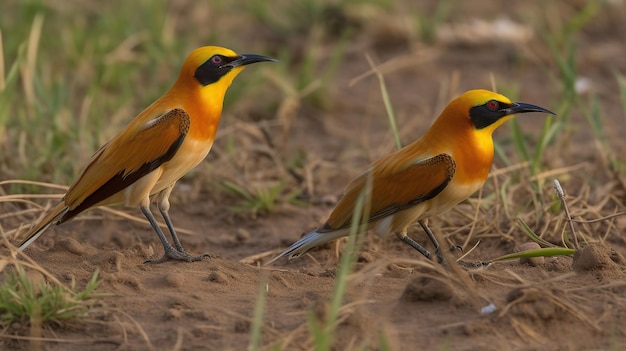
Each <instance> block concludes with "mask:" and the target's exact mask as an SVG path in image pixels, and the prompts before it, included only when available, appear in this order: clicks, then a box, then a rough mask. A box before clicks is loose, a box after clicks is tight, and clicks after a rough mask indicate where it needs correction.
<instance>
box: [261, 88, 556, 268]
mask: <svg viewBox="0 0 626 351" xmlns="http://www.w3.org/2000/svg"><path fill="white" fill-rule="evenodd" d="M529 112H540V113H546V114H552V115H554V113H553V112H551V111H549V110H547V109H545V108H543V107H539V106H535V105H531V104H528V103H523V102H512V101H511V100H510V99H509V98H507V97H505V96H503V95H501V94H498V93H495V92H492V91H489V90H483V89H476V90H469V91H466V92H465V93H463V94H462V95H460V96H459V97H457V98H455V99H454V100H452V101H451V102H450V103H449V104H448V105H447V106H446V108H445V109H444V110H443V111H442V112H441V114H440V115H439V117H438V118H437V119H436V120H435V121H434V122H433V124H432V125H431V127H430V128H429V129H428V131H426V133H425V134H424V135H423V136H422V137H421V138H419V139H417V140H416V141H414V142H413V143H411V144H409V145H407V146H405V147H404V148H402V149H399V150H397V151H395V152H393V153H391V154H389V155H387V156H385V157H383V158H381V159H379V160H377V161H375V162H373V163H372V164H371V165H370V166H369V168H367V169H366V170H365V171H363V172H362V173H360V174H359V175H358V176H357V177H356V178H354V179H353V180H352V181H351V182H350V183H349V184H348V186H347V187H346V189H345V190H344V192H343V195H342V197H341V198H340V199H339V201H338V202H337V204H336V206H335V208H334V209H333V210H332V212H331V213H330V215H329V217H328V219H327V220H326V222H325V223H324V224H322V225H321V226H319V227H317V228H316V229H315V230H313V231H311V232H309V233H308V234H306V235H304V236H303V237H302V238H300V240H298V241H296V242H295V243H294V244H292V245H291V246H290V247H289V248H287V249H286V250H285V251H283V252H282V253H281V254H279V255H278V256H276V257H275V258H273V259H272V260H270V261H269V262H268V263H267V264H268V265H269V264H271V263H272V262H275V261H276V260H278V259H280V258H282V257H288V258H289V259H293V258H296V257H299V256H301V255H302V254H304V253H306V252H307V251H309V250H310V249H312V248H314V247H317V246H319V245H322V244H325V243H327V242H331V241H333V240H335V239H338V238H341V237H345V236H348V235H349V233H350V229H351V224H352V222H353V219H354V212H355V208H356V207H357V205H356V204H357V201H358V199H359V197H360V196H361V194H362V193H363V194H364V195H363V196H364V201H363V203H364V204H368V206H369V211H368V217H367V218H366V219H363V220H362V222H363V223H365V224H367V225H365V226H363V227H364V230H361V231H360V232H358V233H359V234H361V233H362V232H365V231H367V230H370V229H372V230H373V231H374V232H375V233H377V234H378V235H387V234H390V233H394V234H396V236H397V237H398V238H399V239H400V240H401V241H403V242H404V243H406V244H408V245H409V246H411V247H412V248H414V249H415V250H417V251H418V252H419V253H421V254H422V255H424V256H425V257H427V258H429V259H431V257H432V254H431V253H430V252H429V251H428V250H426V248H424V247H423V246H422V245H420V244H419V243H417V242H416V241H415V240H413V239H412V238H411V237H409V236H408V235H407V230H408V228H409V226H410V225H412V224H413V223H415V222H416V221H417V222H418V223H419V224H420V226H421V227H422V229H423V230H424V232H425V233H426V234H427V236H428V238H429V239H430V241H431V242H432V243H433V246H434V248H435V252H436V254H437V259H438V262H439V263H443V262H444V260H443V256H442V254H441V249H440V246H439V243H438V242H437V239H436V238H435V235H434V234H433V232H432V231H431V230H430V228H429V227H428V223H427V220H428V219H429V218H430V217H433V216H436V215H438V214H440V213H442V212H445V211H446V210H449V209H450V208H452V207H454V206H455V205H457V204H458V203H460V202H461V201H463V200H465V199H467V198H468V197H469V196H471V195H472V194H473V193H474V192H476V191H477V190H479V189H480V188H481V187H482V185H483V184H484V183H485V181H486V180H487V177H488V175H489V171H490V170H491V166H492V163H493V157H494V144H493V137H492V133H493V132H494V131H495V130H496V129H497V128H498V127H499V126H501V125H502V124H503V123H504V122H506V121H508V120H510V119H511V118H513V117H514V115H515V114H520V113H529ZM363 207H365V206H363Z"/></svg>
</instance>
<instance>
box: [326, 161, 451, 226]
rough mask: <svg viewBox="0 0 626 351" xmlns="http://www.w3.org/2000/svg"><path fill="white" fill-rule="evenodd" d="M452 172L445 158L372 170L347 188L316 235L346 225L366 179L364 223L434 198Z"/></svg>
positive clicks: (448, 180)
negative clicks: (368, 188)
mask: <svg viewBox="0 0 626 351" xmlns="http://www.w3.org/2000/svg"><path fill="white" fill-rule="evenodd" d="M379 166H380V164H379ZM455 168H456V165H455V163H454V160H453V159H452V157H451V156H450V155H448V154H438V155H436V156H433V157H431V158H428V159H423V160H419V161H418V162H416V163H413V164H410V163H409V164H408V166H407V167H404V168H402V167H375V168H374V169H372V170H371V171H370V172H366V173H363V174H362V175H360V176H359V177H357V178H356V179H354V180H353V181H352V183H350V185H348V188H347V189H346V192H345V193H344V194H343V197H342V198H341V200H340V201H339V203H338V204H337V206H336V207H335V210H334V211H333V213H332V214H331V215H330V217H329V218H328V221H327V222H326V224H325V225H324V226H322V227H321V228H319V229H318V231H319V230H324V231H331V230H337V229H339V228H343V227H347V226H349V225H350V223H351V221H352V216H353V213H354V206H355V204H356V201H357V198H358V196H359V194H360V193H361V191H363V189H364V188H365V186H366V184H367V181H368V177H370V176H371V177H372V178H373V179H372V191H371V193H370V194H368V196H367V197H366V203H367V202H369V206H370V207H369V220H368V221H369V222H372V221H376V220H379V219H382V218H384V217H386V216H389V215H392V214H394V213H396V212H398V211H401V210H404V209H406V208H409V207H411V206H414V205H417V204H419V203H421V202H424V201H426V200H429V199H432V198H433V197H435V196H437V194H439V193H440V192H441V191H442V190H443V189H444V188H445V187H446V186H447V185H448V183H449V182H450V180H451V179H452V177H453V176H454V172H455ZM379 170H381V171H379ZM366 206H367V205H366Z"/></svg>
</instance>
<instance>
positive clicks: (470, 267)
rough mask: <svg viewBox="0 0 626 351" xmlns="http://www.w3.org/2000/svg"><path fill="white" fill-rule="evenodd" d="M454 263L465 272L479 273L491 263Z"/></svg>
mask: <svg viewBox="0 0 626 351" xmlns="http://www.w3.org/2000/svg"><path fill="white" fill-rule="evenodd" d="M456 263H458V264H459V266H461V267H463V268H464V269H465V270H467V271H479V270H483V269H486V268H487V267H489V266H490V265H491V262H487V261H457V262H456Z"/></svg>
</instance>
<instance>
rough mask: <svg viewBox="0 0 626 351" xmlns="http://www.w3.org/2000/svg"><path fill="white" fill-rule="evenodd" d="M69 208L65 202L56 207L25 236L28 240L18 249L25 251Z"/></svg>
mask: <svg viewBox="0 0 626 351" xmlns="http://www.w3.org/2000/svg"><path fill="white" fill-rule="evenodd" d="M68 210H69V208H68V207H67V206H65V203H64V202H62V201H61V202H60V203H59V204H58V205H57V206H56V207H54V208H53V209H52V210H50V211H49V212H48V214H47V215H46V216H45V217H44V218H43V219H42V220H41V221H39V223H37V224H36V225H35V226H34V227H33V228H31V229H30V231H29V232H28V233H27V234H26V235H25V237H26V239H24V240H23V241H22V242H21V243H20V246H19V247H18V250H19V251H23V250H24V249H25V248H27V247H28V245H30V244H32V243H33V242H34V241H35V240H37V238H39V236H41V234H43V232H45V231H46V229H48V227H49V226H50V225H51V224H53V223H55V222H56V221H58V220H59V219H60V217H62V216H63V215H64V214H65V213H66V212H67V211H68Z"/></svg>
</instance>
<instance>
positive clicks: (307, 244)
mask: <svg viewBox="0 0 626 351" xmlns="http://www.w3.org/2000/svg"><path fill="white" fill-rule="evenodd" d="M346 235H348V232H347V231H345V230H337V231H333V232H323V233H320V232H318V231H315V230H314V231H312V232H310V233H308V234H307V235H305V236H303V237H302V238H300V240H298V241H296V242H295V243H293V244H292V245H291V246H289V248H288V249H287V250H285V251H283V252H282V253H281V254H280V255H278V256H276V257H274V258H273V259H272V260H271V261H269V262H268V263H266V265H269V264H271V263H272V262H274V261H276V260H278V259H280V258H281V257H285V256H287V257H288V258H289V259H290V260H291V259H294V258H296V257H300V256H301V255H303V254H304V253H305V252H307V251H309V250H311V249H312V248H314V247H316V246H320V245H322V244H325V243H327V242H331V241H333V240H335V239H338V238H341V237H342V236H346Z"/></svg>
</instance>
